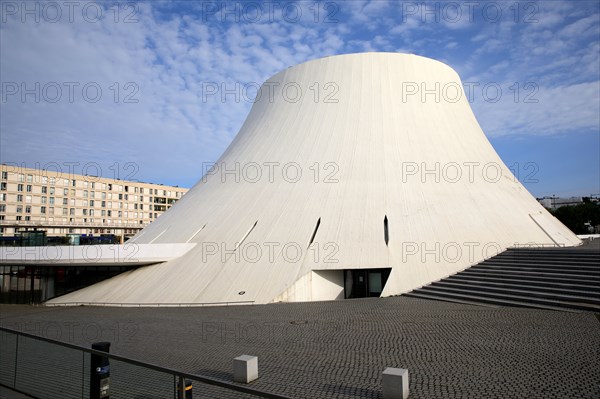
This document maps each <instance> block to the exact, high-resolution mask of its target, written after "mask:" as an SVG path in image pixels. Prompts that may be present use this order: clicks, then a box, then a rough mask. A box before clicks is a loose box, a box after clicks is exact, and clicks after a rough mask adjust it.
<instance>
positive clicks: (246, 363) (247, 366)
mask: <svg viewBox="0 0 600 399" xmlns="http://www.w3.org/2000/svg"><path fill="white" fill-rule="evenodd" d="M257 378H258V357H256V356H248V355H242V356H239V357H236V358H235V359H233V380H234V381H235V382H243V383H244V384H247V383H249V382H252V381H254V380H255V379H257Z"/></svg>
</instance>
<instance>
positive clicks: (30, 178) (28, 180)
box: [27, 175, 33, 183]
mask: <svg viewBox="0 0 600 399" xmlns="http://www.w3.org/2000/svg"><path fill="white" fill-rule="evenodd" d="M31 182H33V175H27V183H31Z"/></svg>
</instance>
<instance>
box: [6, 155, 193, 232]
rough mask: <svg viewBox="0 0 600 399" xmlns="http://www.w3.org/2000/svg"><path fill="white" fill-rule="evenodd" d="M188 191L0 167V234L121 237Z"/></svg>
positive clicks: (169, 187) (165, 208) (140, 225)
mask: <svg viewBox="0 0 600 399" xmlns="http://www.w3.org/2000/svg"><path fill="white" fill-rule="evenodd" d="M186 192H187V189H185V188H181V187H176V186H175V187H173V186H164V185H162V184H152V183H142V182H137V181H125V180H118V179H110V178H104V177H97V176H84V175H77V174H71V173H65V172H60V171H51V170H41V169H30V168H23V167H17V166H14V165H6V164H0V236H4V237H6V236H13V235H17V234H19V233H23V232H26V231H33V230H37V231H46V234H47V236H48V237H53V236H66V235H68V234H85V235H97V236H99V235H102V234H113V235H115V236H118V237H121V238H126V237H129V236H132V235H134V234H135V233H136V232H138V231H139V230H141V229H142V228H143V227H144V226H146V225H148V224H150V223H152V222H153V221H154V220H156V219H157V218H158V217H160V215H161V214H163V213H164V212H165V211H167V209H169V208H170V207H171V206H173V204H174V203H175V202H176V201H177V200H178V199H180V198H181V197H182V196H183V194H185V193H186Z"/></svg>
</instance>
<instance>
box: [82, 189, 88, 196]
mask: <svg viewBox="0 0 600 399" xmlns="http://www.w3.org/2000/svg"><path fill="white" fill-rule="evenodd" d="M83 196H84V197H85V198H87V196H88V191H87V190H83Z"/></svg>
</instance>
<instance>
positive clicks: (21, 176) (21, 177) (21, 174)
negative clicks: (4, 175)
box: [17, 173, 25, 181]
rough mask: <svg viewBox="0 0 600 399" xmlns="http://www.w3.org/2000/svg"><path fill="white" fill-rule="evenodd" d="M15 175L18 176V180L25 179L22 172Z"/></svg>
mask: <svg viewBox="0 0 600 399" xmlns="http://www.w3.org/2000/svg"><path fill="white" fill-rule="evenodd" d="M17 177H18V178H19V181H25V176H24V175H23V173H19V174H18V176H17Z"/></svg>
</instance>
